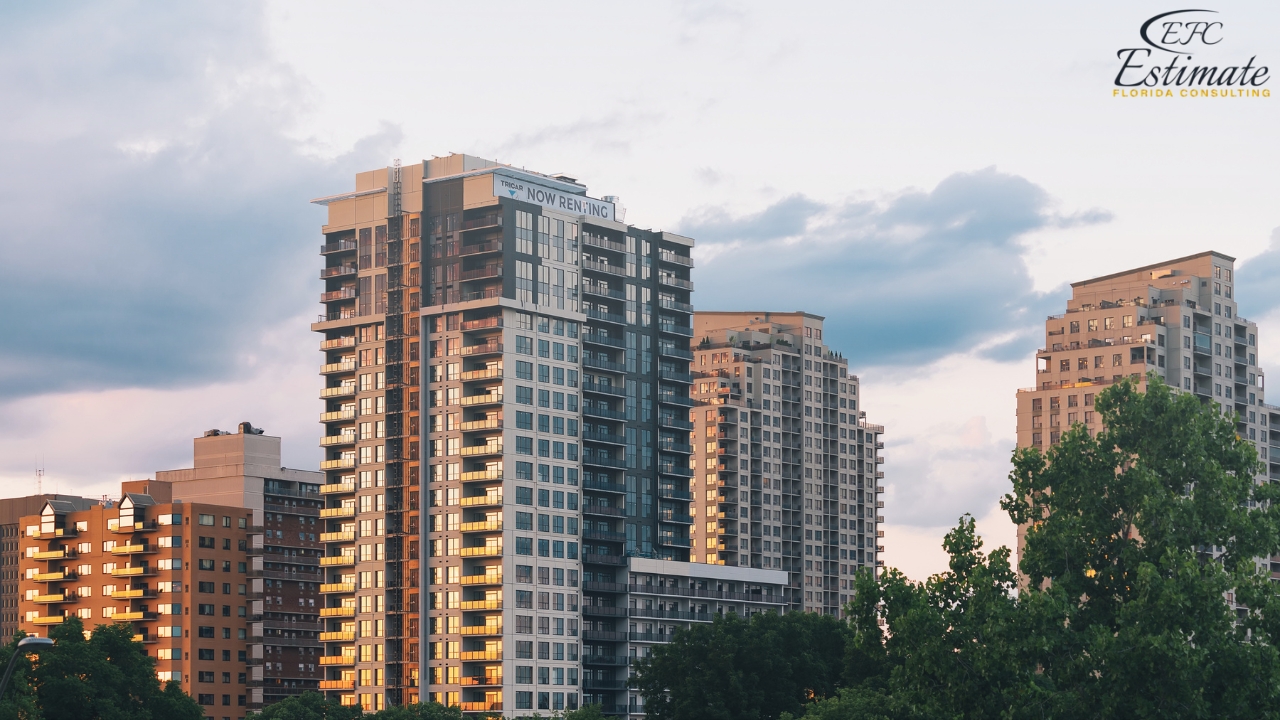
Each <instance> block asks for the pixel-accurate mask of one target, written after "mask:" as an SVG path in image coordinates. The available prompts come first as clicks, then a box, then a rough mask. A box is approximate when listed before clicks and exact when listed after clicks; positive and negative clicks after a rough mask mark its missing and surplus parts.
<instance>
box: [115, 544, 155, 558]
mask: <svg viewBox="0 0 1280 720" xmlns="http://www.w3.org/2000/svg"><path fill="white" fill-rule="evenodd" d="M155 551H156V546H155V545H144V544H142V543H138V544H137V545H117V546H115V547H113V548H111V554H112V555H140V554H142V553H153V552H155Z"/></svg>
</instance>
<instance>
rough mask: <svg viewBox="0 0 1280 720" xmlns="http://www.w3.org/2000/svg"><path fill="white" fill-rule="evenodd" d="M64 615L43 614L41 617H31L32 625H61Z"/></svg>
mask: <svg viewBox="0 0 1280 720" xmlns="http://www.w3.org/2000/svg"><path fill="white" fill-rule="evenodd" d="M62 620H63V617H62V616H61V615H41V616H40V617H33V618H31V624H32V625H61V624H62Z"/></svg>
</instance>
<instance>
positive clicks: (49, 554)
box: [31, 548, 76, 560]
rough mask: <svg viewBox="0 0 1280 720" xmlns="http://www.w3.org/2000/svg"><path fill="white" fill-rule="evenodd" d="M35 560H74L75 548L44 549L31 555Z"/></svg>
mask: <svg viewBox="0 0 1280 720" xmlns="http://www.w3.org/2000/svg"><path fill="white" fill-rule="evenodd" d="M31 557H32V558H34V559H36V560H74V559H75V557H76V550H75V548H59V549H57V550H45V551H43V552H38V553H36V554H34V555H32V556H31Z"/></svg>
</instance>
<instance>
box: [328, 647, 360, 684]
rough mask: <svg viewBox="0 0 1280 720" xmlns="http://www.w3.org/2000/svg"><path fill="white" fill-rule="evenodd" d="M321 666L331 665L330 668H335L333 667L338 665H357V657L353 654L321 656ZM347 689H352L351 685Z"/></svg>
mask: <svg viewBox="0 0 1280 720" xmlns="http://www.w3.org/2000/svg"><path fill="white" fill-rule="evenodd" d="M320 664H321V665H329V666H333V665H338V666H342V665H355V664H356V656H355V655H354V654H352V655H322V656H320ZM347 687H351V686H350V685H348V686H347Z"/></svg>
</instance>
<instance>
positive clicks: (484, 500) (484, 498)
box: [459, 494, 502, 507]
mask: <svg viewBox="0 0 1280 720" xmlns="http://www.w3.org/2000/svg"><path fill="white" fill-rule="evenodd" d="M459 504H460V505H462V507H484V506H494V505H501V504H502V495H501V494H498V495H477V496H475V497H464V498H462V502H461V503H459Z"/></svg>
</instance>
